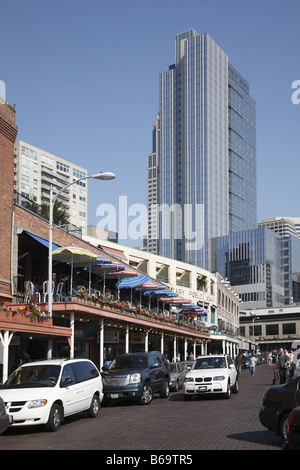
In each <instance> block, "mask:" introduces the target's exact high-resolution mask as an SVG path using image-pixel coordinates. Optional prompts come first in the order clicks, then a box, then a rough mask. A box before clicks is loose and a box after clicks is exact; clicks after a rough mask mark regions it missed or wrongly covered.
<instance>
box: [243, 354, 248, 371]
mask: <svg viewBox="0 0 300 470" xmlns="http://www.w3.org/2000/svg"><path fill="white" fill-rule="evenodd" d="M249 368H250V358H249V357H248V356H243V364H242V369H249Z"/></svg>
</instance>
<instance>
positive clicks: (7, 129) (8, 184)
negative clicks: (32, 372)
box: [0, 97, 18, 301]
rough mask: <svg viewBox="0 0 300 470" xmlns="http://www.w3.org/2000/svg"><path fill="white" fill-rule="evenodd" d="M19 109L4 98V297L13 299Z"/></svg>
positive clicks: (0, 131)
mask: <svg viewBox="0 0 300 470" xmlns="http://www.w3.org/2000/svg"><path fill="white" fill-rule="evenodd" d="M17 133H18V129H17V126H16V124H15V109H14V108H13V107H12V106H10V105H8V104H7V103H6V102H5V101H4V100H3V99H2V98H1V97H0V159H1V173H0V200H1V228H0V247H1V250H0V300H2V301H3V300H8V299H9V298H11V297H10V296H11V269H10V267H11V236H10V234H11V227H12V217H13V191H14V144H15V140H16V137H17Z"/></svg>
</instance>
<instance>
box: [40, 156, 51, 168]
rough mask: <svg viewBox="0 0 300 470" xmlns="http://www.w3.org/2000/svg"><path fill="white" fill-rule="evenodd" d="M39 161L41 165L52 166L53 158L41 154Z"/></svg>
mask: <svg viewBox="0 0 300 470" xmlns="http://www.w3.org/2000/svg"><path fill="white" fill-rule="evenodd" d="M41 162H42V164H43V165H47V166H51V167H53V159H52V158H50V157H46V155H41Z"/></svg>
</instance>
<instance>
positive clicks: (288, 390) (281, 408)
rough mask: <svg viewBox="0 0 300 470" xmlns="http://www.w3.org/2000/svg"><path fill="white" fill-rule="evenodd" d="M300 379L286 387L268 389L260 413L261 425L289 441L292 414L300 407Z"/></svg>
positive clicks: (288, 383) (274, 386) (276, 386)
mask: <svg viewBox="0 0 300 470" xmlns="http://www.w3.org/2000/svg"><path fill="white" fill-rule="evenodd" d="M299 386H300V377H296V378H294V379H292V380H290V381H289V382H287V383H286V384H284V385H273V386H272V387H268V388H267V389H266V390H265V392H264V395H263V399H262V405H261V408H260V411H259V419H260V422H261V424H262V425H263V426H264V427H266V428H267V429H269V431H274V432H276V433H277V434H278V435H280V436H281V438H282V440H283V441H285V440H286V439H287V425H288V418H289V415H290V412H291V411H292V409H293V408H295V407H296V406H298V405H300V390H299Z"/></svg>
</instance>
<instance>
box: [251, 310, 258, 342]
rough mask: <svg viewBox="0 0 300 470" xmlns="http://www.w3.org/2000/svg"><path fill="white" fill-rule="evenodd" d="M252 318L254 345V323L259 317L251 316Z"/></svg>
mask: <svg viewBox="0 0 300 470" xmlns="http://www.w3.org/2000/svg"><path fill="white" fill-rule="evenodd" d="M251 316H252V342H253V343H254V322H255V320H259V317H257V316H256V315H251Z"/></svg>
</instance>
